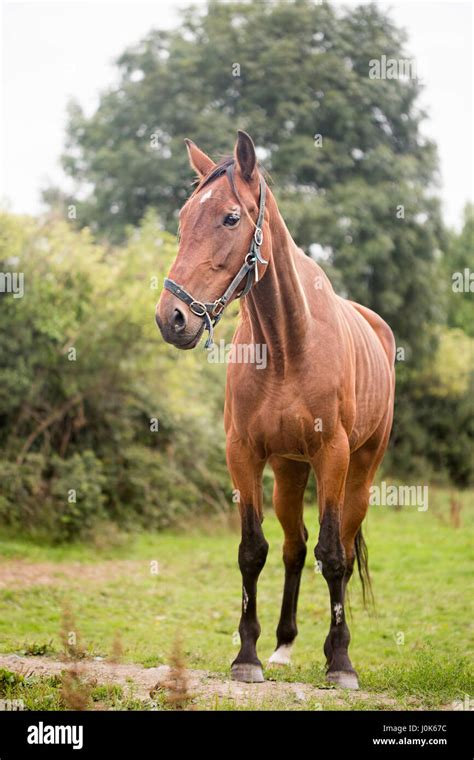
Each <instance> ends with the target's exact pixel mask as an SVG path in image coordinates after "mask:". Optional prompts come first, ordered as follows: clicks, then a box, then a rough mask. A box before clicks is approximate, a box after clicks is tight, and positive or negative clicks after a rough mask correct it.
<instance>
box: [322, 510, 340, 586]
mask: <svg viewBox="0 0 474 760" xmlns="http://www.w3.org/2000/svg"><path fill="white" fill-rule="evenodd" d="M314 554H315V557H316V559H317V560H318V562H320V563H321V572H322V574H323V576H324V578H325V579H326V580H327V581H333V580H342V578H344V576H345V574H346V572H347V569H348V563H347V561H346V553H345V551H344V546H343V544H342V541H341V537H340V533H339V520H338V516H337V513H336V512H334V510H330V509H326V510H325V511H324V514H323V519H322V521H321V527H320V530H319V538H318V543H317V544H316V547H315V549H314Z"/></svg>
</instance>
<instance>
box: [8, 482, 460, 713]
mask: <svg viewBox="0 0 474 760" xmlns="http://www.w3.org/2000/svg"><path fill="white" fill-rule="evenodd" d="M460 500H461V503H462V510H461V515H460V523H461V524H460V526H459V527H456V526H455V525H454V524H453V521H452V519H451V517H450V512H449V493H448V492H447V491H444V490H441V489H435V488H431V489H430V505H429V509H428V511H427V512H418V511H417V509H416V507H405V508H403V509H401V510H396V511H395V510H393V509H390V508H387V507H372V508H371V512H370V514H369V517H368V521H367V522H366V524H365V537H366V540H367V544H368V547H369V565H370V569H371V574H372V581H373V587H374V594H375V599H376V610H375V612H370V613H369V612H367V611H366V610H364V608H363V605H362V598H361V589H360V583H359V580H358V578H357V577H356V576H354V579H353V581H352V582H351V585H350V589H351V593H350V603H351V611H352V612H351V615H350V616H349V626H350V629H351V634H352V644H351V650H350V651H351V656H352V661H353V663H354V666H355V668H356V670H357V671H358V673H359V676H360V685H361V689H362V690H364V691H365V692H369V693H370V694H371V695H373V700H369V702H368V701H367V700H365V701H364V702H362V700H361V701H360V703H358V702H357V700H356V701H355V702H353V703H352V704H353V706H356V707H358V708H361V709H370V708H373V707H380V704H379V700H380V696H381V695H382V694H383V695H388V696H390V697H391V698H393V699H395V700H396V705H397V707H398V708H399V709H413V707H425V708H431V709H433V708H437V707H441V706H443V707H449V706H450V704H451V703H452V701H453V700H462V699H464V697H465V695H466V694H467V695H470V696H471V699H472V695H473V694H474V687H473V682H472V672H471V673H470V671H469V657H470V655H472V640H473V622H472V589H473V585H472V578H473V562H472V559H473V556H472V555H473V552H472V546H473V525H474V509H473V503H472V502H473V499H472V493H471V494H469V493H466V494H463V495H462V496H461V497H460ZM305 521H306V524H307V527H308V530H309V533H310V539H309V544H308V547H309V551H308V558H307V563H306V567H305V571H304V575H303V579H302V587H301V595H300V603H299V615H298V625H299V636H298V639H297V642H296V645H295V650H294V658H293V659H294V664H293V665H292V666H291V668H290V669H286V670H277V671H276V672H275V671H274V670H271V671H267V672H266V674H267V676H268V677H269V678H273V679H278V680H286V681H300V682H306V683H310V684H313V685H315V686H323V685H324V667H323V666H324V658H323V652H322V647H323V642H324V638H325V636H326V633H327V629H328V625H329V613H328V606H329V602H328V593H327V588H326V583H325V581H324V579H323V578H322V576H321V575H320V574H319V573H317V572H315V563H314V555H313V548H314V545H315V543H316V541H317V515H316V509H315V508H314V507H311V506H307V508H306V515H305ZM264 530H265V535H266V537H267V539H268V541H269V543H270V552H269V556H268V560H267V564H266V566H265V569H264V571H263V573H262V575H261V578H260V583H259V617H260V622H261V625H262V635H261V637H260V640H259V655H260V658H261V659H262V661H263V662H265V661H266V659H267V658H268V656H269V655H270V654H271V652H272V651H273V648H274V644H275V633H274V632H275V628H276V625H277V622H278V615H279V608H280V602H281V592H282V585H283V566H282V561H281V543H282V534H281V529H280V526H279V524H278V523H277V521H276V519H275V517H274V516H273V514H272V512H271V510H267V513H266V519H265V522H264ZM238 542H239V535H238V530H237V527H236V526H233V527H231V526H229V525H224V521H223V520H220V521H219V520H217V519H216V520H215V521H214V522H213V521H208V523H207V524H206V526H205V527H201V526H200V525H199V524H198V523H195V524H194V525H193V526H192V527H191V528H190V529H189V530H188V531H175V532H168V533H163V534H140V535H132V536H119V537H117V536H116V537H115V538H114V540H112V539H110V540H109V538H108V536H107V535H104V536H103V537H102V538H101V541H100V545H98V546H94V547H91V546H90V545H89V546H87V545H72V546H58V547H51V546H46V545H41V544H36V543H33V542H31V541H28V540H22V539H18V538H12V537H9V536H8V535H7V534H6V533H2V534H1V536H0V558H1V559H0V609H1V614H0V652H1V653H13V652H15V653H19V654H21V653H26V654H35V653H36V654H43V653H46V654H48V655H50V656H51V657H56V658H57V657H58V655H59V654H60V652H61V650H62V644H61V637H60V629H61V625H62V623H61V620H62V616H63V615H64V609H65V607H69V608H70V610H71V611H72V614H73V615H74V617H75V621H76V627H77V630H78V633H79V635H80V638H81V645H82V646H83V647H84V648H85V650H86V652H87V656H90V657H97V656H101V657H107V656H109V655H110V653H111V651H112V649H113V641H114V638H116V637H117V635H118V636H119V637H120V641H121V645H122V647H123V659H124V661H126V662H134V663H141V664H143V665H145V666H148V667H149V666H155V665H157V664H159V663H167V662H168V661H169V656H170V652H171V650H172V648H173V643H174V641H175V640H176V637H179V638H180V639H181V641H182V649H183V653H184V660H185V664H186V666H187V667H189V668H195V669H206V670H211V671H214V672H216V673H221V674H224V675H227V674H228V670H229V665H230V662H231V661H232V659H233V657H234V656H235V654H236V651H237V648H238V639H237V635H236V631H237V626H238V619H239V612H240V573H239V569H238V566H237V546H238ZM32 563H34V565H35V567H33V568H32V567H31V565H32ZM156 571H158V572H156ZM57 686H58V684H57V682H55V681H54V679H49V681H48V680H47V679H46V680H43V681H42V682H41V681H40V680H38V679H30V680H29V681H28V680H27V681H26V682H25V683H23V684H22V683H20V682H18V683H17V681H16V680H15V679H14V678H13V677H11V678H10V677H9V675H8V673H5V672H4V673H3V676H2V675H1V674H0V698H1V697H2V695H3V696H5V695H8V696H10V697H15V696H18V695H19V694H21V695H22V696H23V697H26V698H27V704H28V706H37V707H38V706H39V707H47V706H48V705H49V706H54V707H55V708H57V707H58V705H59V704H60V703H59V702H58V701H57V699H56V696H55V693H56V691H57ZM28 690H29V691H28ZM55 690H56V691H55ZM119 691H120V690H119ZM28 694H30V696H31V695H33V696H35V699H36V701H35V699H33V700H31V699H29V697H28ZM104 694H105V695H106V696H107V694H108V692H107V693H106V692H104ZM104 694H102V696H104ZM111 694H112V697H114V694H115V697H116V696H117V693H114V692H113V690H111ZM112 697H111V700H112V701H110V700H109V702H107V700H106V704H108V706H112V707H113V706H116V705H117V704H119V705H121V706H122V707H123V706H124V704H123V702H120V699H119V700H118V702H117V700H116V699H115V697H114V699H115V701H114V699H112ZM125 706H127V707H129V708H130V709H137V708H140V707H144V706H145V705H140V703H139V702H136V701H133V700H132V701H131V702H130V703H127V704H126V705H125ZM213 706H214V707H216V706H217V707H225V705H213ZM271 706H272V705H269V707H271ZM281 706H282V705H279V707H281Z"/></svg>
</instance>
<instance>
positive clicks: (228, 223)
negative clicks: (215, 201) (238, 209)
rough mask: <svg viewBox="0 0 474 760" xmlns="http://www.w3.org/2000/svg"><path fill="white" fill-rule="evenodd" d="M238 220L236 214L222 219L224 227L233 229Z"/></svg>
mask: <svg viewBox="0 0 474 760" xmlns="http://www.w3.org/2000/svg"><path fill="white" fill-rule="evenodd" d="M239 220H240V216H239V215H238V214H227V216H225V217H224V226H225V227H235V225H236V224H237V222H238V221H239Z"/></svg>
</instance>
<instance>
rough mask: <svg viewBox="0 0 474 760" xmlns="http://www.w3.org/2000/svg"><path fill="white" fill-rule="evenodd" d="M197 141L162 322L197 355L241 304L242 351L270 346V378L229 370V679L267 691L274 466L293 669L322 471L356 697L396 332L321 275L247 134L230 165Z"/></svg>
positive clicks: (282, 645)
mask: <svg viewBox="0 0 474 760" xmlns="http://www.w3.org/2000/svg"><path fill="white" fill-rule="evenodd" d="M186 144H187V149H188V154H189V159H190V163H191V166H192V167H193V169H194V170H195V171H196V172H197V174H198V178H199V182H198V184H197V187H196V189H195V190H194V192H193V193H192V195H191V197H190V198H189V199H188V201H187V202H186V204H185V205H184V207H183V208H182V210H181V214H180V228H181V240H180V246H179V253H178V256H177V258H176V260H175V262H174V264H173V266H172V268H171V271H170V279H167V280H165V290H164V291H163V293H162V294H161V297H160V300H159V303H158V305H157V310H156V321H157V323H158V326H159V328H160V330H161V333H162V335H163V337H164V339H165V340H166V341H168V342H169V343H172V344H173V345H174V346H176V347H177V348H183V349H190V348H194V347H195V346H196V345H197V343H198V342H199V340H200V338H201V335H202V333H203V330H204V329H205V328H207V329H208V330H209V331H210V338H211V339H212V328H213V325H214V324H215V322H216V321H217V319H218V318H219V317H220V316H221V314H222V311H223V309H224V307H225V305H226V303H228V302H229V301H231V300H232V299H233V298H236V297H238V296H242V302H241V304H242V306H241V319H240V323H239V325H238V327H237V330H236V333H235V335H234V339H233V344H234V346H235V345H240V344H244V345H251V346H252V345H253V346H255V345H258V344H261V345H262V346H266V347H267V365H266V367H265V368H262V367H259V366H257V365H256V364H255V363H254V364H252V363H248V362H245V363H238V362H232V363H230V364H229V368H228V373H227V389H226V402H225V429H226V434H227V462H228V467H229V471H230V473H231V476H232V480H233V482H234V485H235V488H236V489H237V493H238V494H239V510H240V516H241V523H242V539H241V543H240V547H239V565H240V569H241V572H242V579H243V587H242V616H241V620H240V626H239V632H240V639H241V648H240V651H239V653H238V655H237V657H236V659H235V661H234V662H233V664H232V677H233V678H234V679H236V680H239V681H253V682H257V681H258V682H259V681H263V673H262V665H261V662H260V660H259V659H258V657H257V649H256V643H257V639H258V637H259V635H260V625H259V622H258V618H257V580H258V576H259V574H260V572H261V570H262V568H263V566H264V564H265V560H266V556H267V551H268V543H267V541H266V540H265V538H264V535H263V531H262V521H263V511H262V473H263V469H264V467H265V464H266V463H267V462H269V463H270V465H271V467H272V468H273V471H274V474H275V487H274V507H275V511H276V514H277V517H278V520H279V521H280V523H281V525H282V527H283V531H284V535H285V538H284V545H283V561H284V565H285V584H284V591H283V602H282V607H281V615H280V621H279V624H278V628H277V632H276V635H277V646H276V649H275V652H274V653H273V655H272V656H271V658H270V663H273V664H279V665H284V664H287V663H289V661H290V652H291V646H292V644H293V641H294V639H295V637H296V634H297V627H296V607H297V602H298V592H299V585H300V578H301V572H302V569H303V565H304V562H305V556H306V541H307V537H308V534H307V531H306V528H305V525H304V522H303V498H304V492H305V488H306V484H307V481H308V476H309V473H310V470H311V468H312V469H313V470H314V473H315V476H316V480H317V488H318V504H319V522H320V529H319V539H318V543H317V545H316V548H315V556H316V559H317V561H318V566H319V568H320V569H321V572H322V574H323V576H324V578H325V579H326V582H327V585H328V587H329V595H330V612H331V624H330V629H329V634H328V636H327V638H326V641H325V644H324V653H325V655H326V659H327V677H328V680H330V681H332V682H334V683H335V684H337V685H339V686H341V687H345V688H358V681H357V675H356V673H355V671H354V669H353V667H352V664H351V661H350V659H349V655H348V645H349V641H350V634H349V629H348V626H347V622H346V617H345V611H344V596H345V589H346V586H347V583H348V582H349V579H350V577H351V575H352V571H353V566H354V560H355V558H356V557H357V561H358V565H359V570H360V571H361V577H362V579H363V580H364V578H365V580H368V571H367V555H366V548H365V543H364V541H363V538H362V532H361V524H362V521H363V519H364V517H365V515H366V512H367V508H368V502H369V489H370V486H371V484H372V480H373V478H374V474H375V471H376V469H377V467H378V465H379V464H380V461H381V459H382V457H383V454H384V452H385V449H386V446H387V441H388V437H389V434H390V428H391V425H392V416H393V401H394V384H395V381H394V357H395V342H394V338H393V334H392V332H391V330H390V328H389V327H388V325H387V324H386V323H385V322H384V321H383V320H382V319H381V318H380V317H379V316H378V315H377V314H375V313H374V312H373V311H371V310H370V309H367V308H365V307H364V306H360V305H359V304H357V303H353V302H351V301H348V300H345V299H343V298H341V297H339V296H338V295H336V293H335V292H334V290H333V288H332V286H331V283H330V282H329V280H328V278H327V277H326V275H325V274H324V272H323V271H322V269H321V268H320V267H319V266H318V265H317V264H316V263H315V262H314V261H313V260H312V259H310V258H309V257H308V256H306V255H305V254H304V253H303V252H302V251H301V250H300V249H299V248H298V247H297V246H296V244H295V243H294V241H293V240H292V238H291V236H290V233H289V232H288V229H287V227H286V225H285V223H284V221H283V219H282V217H281V215H280V213H279V211H278V207H277V204H276V201H275V199H274V197H273V195H272V193H271V192H270V191H269V190H268V188H267V187H266V183H265V181H264V179H263V178H262V176H261V174H260V172H259V170H258V167H257V161H256V155H255V148H254V145H253V142H252V140H251V139H250V137H249V136H248V135H247V134H246V133H245V132H242V131H239V133H238V139H237V143H236V146H235V151H234V157H233V158H229V159H226V160H224V161H222V162H221V163H219V164H215V163H214V162H213V161H212V160H211V159H210V158H209V157H208V156H207V155H206V154H205V153H203V152H202V151H201V150H200V149H199V148H198V147H197V146H196V145H195V144H194V143H192V142H191V141H190V140H187V141H186ZM249 241H250V242H249ZM171 278H173V279H171ZM220 294H223V295H220ZM244 295H245V298H243V296H244Z"/></svg>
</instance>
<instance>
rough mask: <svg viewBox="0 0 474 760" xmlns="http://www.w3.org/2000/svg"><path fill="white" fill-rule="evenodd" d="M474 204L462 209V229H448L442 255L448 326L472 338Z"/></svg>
mask: <svg viewBox="0 0 474 760" xmlns="http://www.w3.org/2000/svg"><path fill="white" fill-rule="evenodd" d="M473 251H474V206H473V205H472V203H471V204H467V205H466V208H465V209H464V224H463V228H462V230H461V232H460V233H459V234H456V233H455V232H451V234H450V236H449V243H448V247H447V252H446V256H445V258H444V273H445V278H446V279H445V281H446V284H447V290H448V294H449V301H448V325H449V326H450V327H458V328H460V329H461V330H463V331H464V332H465V333H467V334H468V335H470V336H471V337H474V265H473Z"/></svg>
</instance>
